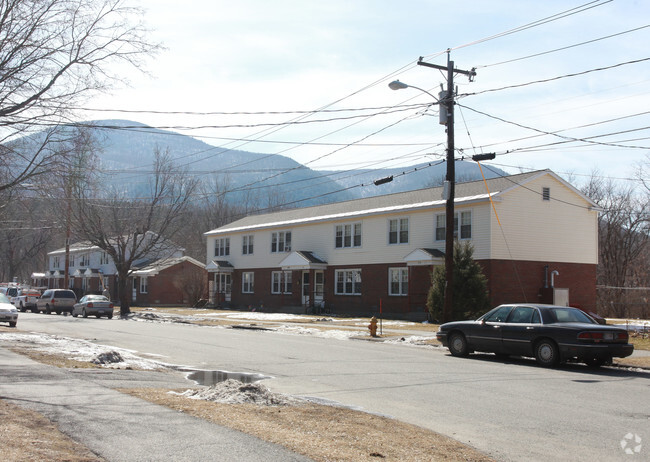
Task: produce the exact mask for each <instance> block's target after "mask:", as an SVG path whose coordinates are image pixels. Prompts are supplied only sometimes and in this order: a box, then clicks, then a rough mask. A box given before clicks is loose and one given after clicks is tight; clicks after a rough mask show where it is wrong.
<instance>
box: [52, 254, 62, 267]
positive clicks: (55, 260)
mask: <svg viewBox="0 0 650 462" xmlns="http://www.w3.org/2000/svg"><path fill="white" fill-rule="evenodd" d="M52 267H53V268H60V267H61V258H60V257H54V258H53V259H52Z"/></svg>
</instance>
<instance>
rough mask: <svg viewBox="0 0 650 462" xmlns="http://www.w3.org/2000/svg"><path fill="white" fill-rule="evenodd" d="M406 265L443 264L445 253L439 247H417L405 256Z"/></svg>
mask: <svg viewBox="0 0 650 462" xmlns="http://www.w3.org/2000/svg"><path fill="white" fill-rule="evenodd" d="M404 261H405V262H406V266H429V265H442V264H444V262H445V253H444V252H442V251H440V250H438V249H415V250H414V251H413V252H411V253H409V254H408V255H407V256H405V257H404Z"/></svg>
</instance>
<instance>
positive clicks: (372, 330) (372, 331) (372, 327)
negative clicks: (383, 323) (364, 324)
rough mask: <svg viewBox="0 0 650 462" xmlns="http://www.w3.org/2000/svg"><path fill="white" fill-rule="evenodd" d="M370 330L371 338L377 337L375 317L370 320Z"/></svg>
mask: <svg viewBox="0 0 650 462" xmlns="http://www.w3.org/2000/svg"><path fill="white" fill-rule="evenodd" d="M368 330H369V331H370V336H371V337H377V318H376V317H375V316H373V317H372V318H371V319H370V324H368Z"/></svg>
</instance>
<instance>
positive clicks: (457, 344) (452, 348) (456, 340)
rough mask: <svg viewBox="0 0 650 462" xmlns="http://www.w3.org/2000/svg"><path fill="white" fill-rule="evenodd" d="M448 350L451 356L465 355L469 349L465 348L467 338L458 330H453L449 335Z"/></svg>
mask: <svg viewBox="0 0 650 462" xmlns="http://www.w3.org/2000/svg"><path fill="white" fill-rule="evenodd" d="M448 345H449V352H450V353H451V354H452V355H453V356H467V355H468V354H469V350H468V348H467V339H466V338H465V336H464V335H463V334H461V333H460V332H454V333H453V334H451V335H450V336H449V343H448Z"/></svg>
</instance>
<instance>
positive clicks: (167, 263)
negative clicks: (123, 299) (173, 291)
mask: <svg viewBox="0 0 650 462" xmlns="http://www.w3.org/2000/svg"><path fill="white" fill-rule="evenodd" d="M186 261H187V262H190V263H192V264H194V265H196V266H199V267H201V268H205V265H204V264H203V263H201V262H200V261H198V260H195V259H194V258H192V257H188V256H184V257H173V258H161V259H160V260H156V261H153V262H151V263H149V264H147V265H146V266H143V267H142V268H139V269H137V270H135V271H133V272H132V273H131V274H133V275H136V276H155V275H156V274H158V273H160V272H161V271H163V270H165V269H167V268H170V267H172V266H174V265H177V264H179V263H183V262H186Z"/></svg>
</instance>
